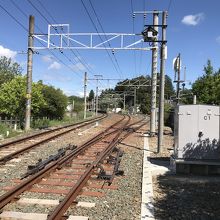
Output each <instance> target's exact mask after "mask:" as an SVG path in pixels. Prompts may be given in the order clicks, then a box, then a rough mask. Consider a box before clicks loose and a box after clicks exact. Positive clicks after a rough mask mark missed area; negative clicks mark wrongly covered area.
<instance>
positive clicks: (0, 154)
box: [0, 115, 107, 164]
mask: <svg viewBox="0 0 220 220" xmlns="http://www.w3.org/2000/svg"><path fill="white" fill-rule="evenodd" d="M105 117H107V115H102V116H100V117H98V118H95V119H91V120H87V121H84V122H79V123H76V124H71V125H66V126H62V127H59V128H55V129H51V130H48V131H45V132H42V133H38V134H34V135H30V136H27V137H24V138H21V139H18V140H14V141H11V142H8V143H4V144H1V145H0V164H4V163H6V162H7V161H9V160H11V159H13V158H16V157H18V156H19V155H21V154H23V153H25V152H27V151H29V150H31V149H33V148H35V147H37V146H39V145H41V144H43V143H46V142H48V141H51V140H53V139H55V138H58V137H60V136H62V135H65V134H67V133H69V132H71V131H74V130H76V129H79V128H81V127H84V126H87V125H90V124H92V123H94V122H96V121H98V120H101V119H104V118H105Z"/></svg>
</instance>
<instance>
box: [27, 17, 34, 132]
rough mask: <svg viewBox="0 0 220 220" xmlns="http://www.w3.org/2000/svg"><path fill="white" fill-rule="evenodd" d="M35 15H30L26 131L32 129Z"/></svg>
mask: <svg viewBox="0 0 220 220" xmlns="http://www.w3.org/2000/svg"><path fill="white" fill-rule="evenodd" d="M33 34H34V16H32V15H30V17H29V35H28V57H27V90H26V112H25V131H28V130H29V129H30V124H31V93H32V70H33V49H32V48H33V46H34V38H33Z"/></svg>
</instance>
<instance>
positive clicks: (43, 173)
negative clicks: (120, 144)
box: [0, 118, 124, 209]
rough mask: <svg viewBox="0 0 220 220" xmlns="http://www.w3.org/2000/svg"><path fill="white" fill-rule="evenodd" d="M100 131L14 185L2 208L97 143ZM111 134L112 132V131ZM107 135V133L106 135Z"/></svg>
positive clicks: (100, 134) (0, 203) (1, 203)
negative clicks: (70, 151) (68, 152)
mask: <svg viewBox="0 0 220 220" xmlns="http://www.w3.org/2000/svg"><path fill="white" fill-rule="evenodd" d="M123 119H124V118H122V119H121V120H120V121H118V122H116V123H115V124H113V125H111V126H110V127H108V128H107V129H106V130H105V131H109V130H110V129H111V128H113V127H114V126H116V125H117V124H119V123H120V122H121V121H122V120H123ZM105 131H103V132H101V133H99V134H98V135H96V136H95V137H94V138H92V139H91V140H89V141H87V142H86V143H84V144H82V145H81V146H80V147H78V148H77V149H75V150H74V151H73V152H72V153H70V154H68V155H66V156H64V157H63V158H60V159H58V160H57V161H54V162H52V163H51V164H49V165H47V166H46V167H45V168H44V169H43V170H41V171H40V172H38V173H36V174H35V175H33V176H31V177H29V178H28V179H26V180H24V181H22V182H21V183H20V184H19V185H17V186H16V187H14V188H13V189H12V190H10V191H8V192H7V193H5V194H3V195H2V196H1V197H0V209H1V208H3V207H4V206H5V205H7V204H8V203H9V202H11V201H12V200H13V199H15V198H17V196H18V195H20V194H21V193H22V192H24V191H25V190H27V189H29V188H30V187H32V185H34V184H35V183H37V182H38V181H40V180H41V179H42V178H43V177H45V176H46V175H48V174H49V173H51V172H52V171H54V170H56V169H57V168H60V167H61V166H62V165H64V164H65V163H66V162H68V161H69V160H70V159H73V157H75V156H77V155H78V154H79V153H80V152H82V151H84V150H85V149H86V148H87V147H89V146H91V145H92V144H94V143H96V142H97V141H99V140H101V139H102V138H103V135H104V132H105ZM109 134H112V133H111V132H110V133H109ZM106 136H107V135H106Z"/></svg>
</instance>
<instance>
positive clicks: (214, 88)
mask: <svg viewBox="0 0 220 220" xmlns="http://www.w3.org/2000/svg"><path fill="white" fill-rule="evenodd" d="M219 91H220V70H218V71H214V68H213V66H212V64H211V61H210V60H208V61H207V66H205V67H204V74H203V76H201V77H199V78H198V79H197V80H196V81H195V83H194V84H193V86H192V92H193V94H195V95H196V96H197V100H198V102H199V103H204V104H216V105H219V104H220V92H219Z"/></svg>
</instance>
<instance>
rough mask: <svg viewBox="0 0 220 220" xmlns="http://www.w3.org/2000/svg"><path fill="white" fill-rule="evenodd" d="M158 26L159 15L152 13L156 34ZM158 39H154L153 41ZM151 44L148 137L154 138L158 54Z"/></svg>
mask: <svg viewBox="0 0 220 220" xmlns="http://www.w3.org/2000/svg"><path fill="white" fill-rule="evenodd" d="M158 24H159V13H158V12H157V11H155V12H153V26H154V29H155V30H156V31H157V32H158ZM157 40H158V37H157V36H156V37H155V41H157ZM155 41H154V42H153V45H152V46H153V47H154V48H153V49H152V68H151V79H152V81H151V117H150V135H151V136H154V135H155V132H156V104H157V100H156V98H157V54H158V48H157V46H158V43H157V42H155Z"/></svg>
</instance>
